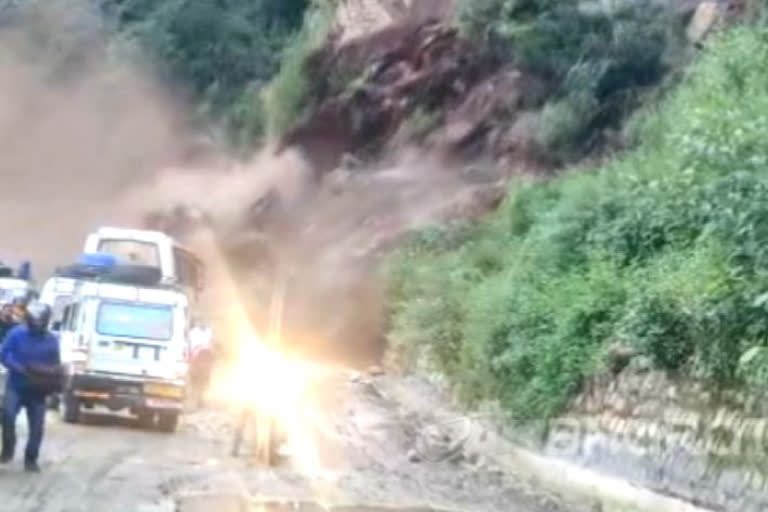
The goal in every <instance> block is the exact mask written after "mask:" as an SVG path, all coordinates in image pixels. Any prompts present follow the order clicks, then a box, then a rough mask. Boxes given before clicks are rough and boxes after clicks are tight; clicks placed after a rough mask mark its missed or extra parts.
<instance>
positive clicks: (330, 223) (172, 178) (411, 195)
mask: <svg viewBox="0 0 768 512" xmlns="http://www.w3.org/2000/svg"><path fill="white" fill-rule="evenodd" d="M394 161H395V163H393V164H392V165H389V166H378V167H373V168H371V167H368V168H360V169H356V170H347V169H337V170H336V171H334V172H332V173H330V174H328V175H326V176H323V177H322V179H319V180H318V179H317V177H316V176H315V174H314V172H313V171H314V170H313V168H312V165H311V164H310V163H309V162H308V161H307V160H305V159H304V158H303V157H302V154H301V153H300V152H299V151H296V150H291V151H286V152H284V153H282V154H281V155H280V156H275V155H274V154H273V153H272V150H271V148H267V149H265V150H263V151H262V152H261V153H259V154H258V155H257V156H256V157H255V158H254V159H253V160H252V161H251V162H248V163H245V164H231V165H229V166H226V165H224V166H221V167H219V168H215V169H213V168H198V169H190V168H169V169H165V170H163V171H162V172H160V173H158V175H157V176H156V177H155V179H154V180H152V182H151V183H150V184H148V185H145V186H143V187H138V188H136V189H134V190H132V191H131V192H130V193H129V194H127V195H126V200H127V202H128V203H130V204H139V203H140V201H139V198H144V200H145V202H144V203H143V204H144V205H147V206H150V205H151V206H152V208H150V210H151V209H154V210H160V211H162V212H164V213H165V215H166V216H167V217H172V215H173V210H174V209H175V208H176V207H178V206H183V207H186V208H187V209H188V210H189V211H198V212H200V213H202V215H203V217H204V218H205V219H206V223H205V225H204V227H205V229H201V230H198V231H197V232H195V231H193V232H192V233H191V234H190V233H186V234H185V238H186V240H185V241H186V242H187V243H189V244H190V245H191V246H193V247H194V249H195V250H196V251H197V252H199V253H200V254H201V255H214V256H209V257H208V259H209V260H210V259H211V258H214V259H217V260H221V259H222V256H215V255H222V254H223V255H225V256H224V258H225V259H226V261H224V262H221V261H217V262H215V263H214V262H213V261H209V263H210V264H211V268H210V269H209V278H208V282H209V283H211V284H213V285H214V287H215V283H216V282H217V281H219V280H221V281H226V280H227V279H230V277H229V276H230V275H232V274H234V275H235V279H236V281H237V284H238V294H237V296H231V297H230V296H228V297H224V296H221V295H220V294H218V297H217V298H216V299H215V300H213V301H212V304H211V307H210V308H209V312H210V313H211V314H212V315H214V316H220V317H226V309H227V307H228V306H227V304H231V301H237V302H238V303H240V304H244V305H245V307H246V309H247V311H248V312H249V315H250V317H251V320H252V321H253V322H254V324H255V326H256V329H257V330H258V331H260V332H262V333H264V332H266V331H267V330H268V327H267V326H268V324H269V314H268V313H269V309H270V299H271V297H272V293H273V292H274V290H275V288H276V286H278V285H281V286H284V288H285V299H284V309H283V313H282V319H283V325H282V332H283V334H284V338H285V340H286V342H287V344H288V346H289V348H292V349H296V350H297V351H300V352H302V353H304V354H305V355H306V354H311V355H312V356H315V357H325V358H330V359H333V360H337V361H338V360H343V362H346V363H349V362H370V361H372V360H376V359H377V358H378V356H379V355H380V354H381V349H382V347H383V340H382V333H383V331H384V329H383V320H384V286H383V283H382V281H381V280H380V279H379V277H380V276H379V273H378V272H377V268H378V265H377V264H378V256H379V255H380V254H381V251H382V250H383V249H386V248H387V247H389V246H391V244H392V243H393V242H394V241H396V240H397V239H398V237H400V236H401V235H402V234H403V233H404V232H406V231H408V230H409V229H412V228H414V227H418V226H422V225H424V224H427V223H429V222H432V221H435V220H437V219H440V218H441V217H442V216H443V215H444V214H445V212H446V210H448V209H449V208H450V206H452V205H453V204H454V203H455V201H456V198H457V197H459V196H460V193H461V192H462V191H463V190H464V189H466V184H464V183H463V182H462V180H461V179H460V177H459V176H458V175H457V173H455V172H452V170H451V169H447V168H445V165H444V164H443V163H441V162H440V161H438V160H433V159H430V158H428V157H426V156H425V155H423V154H415V155H405V154H404V155H401V156H399V157H398V158H396V159H395V160H394ZM270 197H271V198H272V201H271V202H270V201H265V199H266V198H270ZM260 205H261V207H260ZM202 232H204V233H205V234H204V235H202V236H201V233H202ZM206 245H207V246H208V247H207V246H206ZM210 245H215V247H210ZM217 272H222V274H221V275H220V276H217ZM214 295H217V294H214ZM222 306H223V308H224V311H222V312H221V314H220V315H216V310H217V308H221V307H222ZM226 329H227V327H226V326H220V328H219V329H218V330H220V331H225V330H226ZM284 348H285V347H284Z"/></svg>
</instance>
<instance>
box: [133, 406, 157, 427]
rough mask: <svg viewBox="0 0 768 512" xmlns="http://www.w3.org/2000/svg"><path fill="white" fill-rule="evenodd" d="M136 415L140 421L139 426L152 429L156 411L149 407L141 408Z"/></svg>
mask: <svg viewBox="0 0 768 512" xmlns="http://www.w3.org/2000/svg"><path fill="white" fill-rule="evenodd" d="M136 416H137V420H138V422H139V427H141V428H145V429H150V428H152V427H153V426H154V423H155V413H154V412H152V411H150V410H149V409H143V410H140V411H139V412H138V414H137V415H136Z"/></svg>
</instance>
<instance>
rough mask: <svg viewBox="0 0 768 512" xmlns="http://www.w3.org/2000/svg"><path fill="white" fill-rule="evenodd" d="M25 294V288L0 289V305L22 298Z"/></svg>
mask: <svg viewBox="0 0 768 512" xmlns="http://www.w3.org/2000/svg"><path fill="white" fill-rule="evenodd" d="M26 294H27V288H5V289H0V303H2V304H10V303H11V302H13V301H14V300H15V299H21V298H24V296H25V295H26Z"/></svg>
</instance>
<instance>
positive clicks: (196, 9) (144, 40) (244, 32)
mask: <svg viewBox="0 0 768 512" xmlns="http://www.w3.org/2000/svg"><path fill="white" fill-rule="evenodd" d="M309 6H310V0H162V1H159V0H107V1H105V2H102V8H103V9H104V11H105V14H106V17H107V19H109V20H113V21H114V22H115V24H116V25H117V29H118V31H119V33H120V34H121V35H122V36H123V38H124V39H128V40H130V41H134V42H135V43H137V45H138V46H139V47H140V48H141V49H142V50H144V51H145V52H146V53H148V54H149V55H150V56H153V57H154V59H155V60H156V63H157V66H156V68H157V71H158V72H159V73H161V74H162V75H164V76H165V78H166V79H167V80H169V81H171V82H173V83H175V84H177V85H179V86H180V87H182V88H186V89H187V90H188V91H189V93H190V95H191V97H192V99H193V100H194V101H195V102H196V103H197V104H198V106H199V112H200V114H201V116H202V119H203V121H204V122H211V121H212V122H214V123H215V124H218V125H220V126H222V127H223V128H224V131H225V133H226V134H227V138H228V139H229V140H231V141H233V142H234V143H235V145H237V146H242V145H246V146H247V145H249V144H253V143H254V142H255V141H256V140H258V137H259V136H260V135H261V134H262V133H263V132H264V129H265V125H266V124H267V120H266V119H265V112H264V110H265V109H264V106H263V105H262V103H261V100H260V98H259V95H258V91H259V90H260V89H261V88H262V87H263V86H264V85H265V84H267V83H268V82H269V81H270V80H271V79H272V78H273V77H274V76H275V75H276V73H277V72H278V70H279V69H280V67H281V57H282V55H283V51H284V48H285V47H286V46H289V45H290V44H291V42H292V41H294V40H295V38H296V34H297V33H298V32H299V30H300V28H301V26H302V23H303V20H304V14H305V11H306V10H307V9H308V8H309ZM289 55H290V50H289Z"/></svg>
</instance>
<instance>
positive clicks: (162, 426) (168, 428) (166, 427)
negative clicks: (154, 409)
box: [157, 412, 179, 434]
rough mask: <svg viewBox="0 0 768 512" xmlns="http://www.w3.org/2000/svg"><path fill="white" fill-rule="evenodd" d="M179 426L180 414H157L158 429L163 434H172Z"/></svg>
mask: <svg viewBox="0 0 768 512" xmlns="http://www.w3.org/2000/svg"><path fill="white" fill-rule="evenodd" d="M178 426H179V413H177V412H160V413H158V414H157V428H158V430H160V431H161V432H166V433H168V434H172V433H173V432H176V428H177V427H178Z"/></svg>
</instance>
